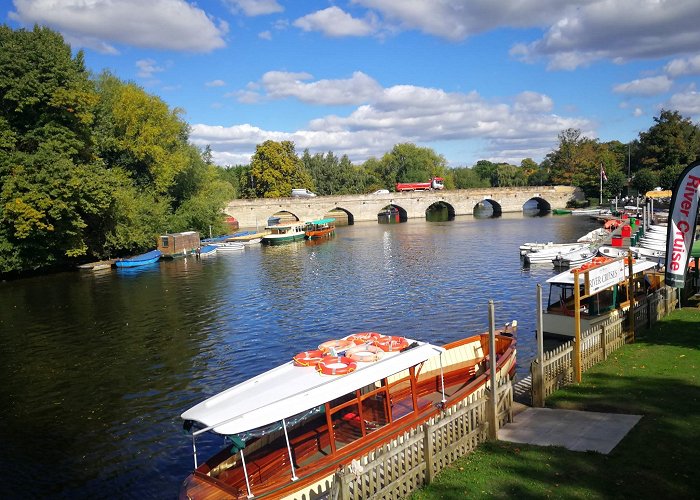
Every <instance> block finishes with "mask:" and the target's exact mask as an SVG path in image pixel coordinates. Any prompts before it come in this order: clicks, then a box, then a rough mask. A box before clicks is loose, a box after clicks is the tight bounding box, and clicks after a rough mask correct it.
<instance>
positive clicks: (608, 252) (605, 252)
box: [598, 245, 636, 258]
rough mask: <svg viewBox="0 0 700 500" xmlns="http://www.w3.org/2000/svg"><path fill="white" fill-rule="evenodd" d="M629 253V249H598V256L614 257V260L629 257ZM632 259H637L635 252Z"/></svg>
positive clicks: (605, 246) (609, 247) (604, 247)
mask: <svg viewBox="0 0 700 500" xmlns="http://www.w3.org/2000/svg"><path fill="white" fill-rule="evenodd" d="M628 253H629V252H628V249H627V248H622V247H611V246H607V245H603V246H602V247H598V255H602V256H604V257H612V258H617V257H627V255H628ZM632 257H636V255H635V253H634V252H632Z"/></svg>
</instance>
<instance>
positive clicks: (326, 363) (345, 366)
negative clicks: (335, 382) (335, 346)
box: [316, 356, 357, 375]
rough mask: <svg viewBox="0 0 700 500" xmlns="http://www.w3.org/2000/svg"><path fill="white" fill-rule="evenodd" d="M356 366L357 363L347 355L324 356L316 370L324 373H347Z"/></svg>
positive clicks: (352, 370)
mask: <svg viewBox="0 0 700 500" xmlns="http://www.w3.org/2000/svg"><path fill="white" fill-rule="evenodd" d="M356 368H357V363H355V362H354V361H353V360H352V359H350V358H348V357H346V356H324V357H323V358H322V359H321V361H319V362H318V364H317V365H316V371H318V372H320V373H322V374H324V375H345V374H347V373H351V372H354V371H355V369H356Z"/></svg>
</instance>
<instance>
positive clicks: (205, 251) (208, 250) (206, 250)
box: [197, 245, 219, 257]
mask: <svg viewBox="0 0 700 500" xmlns="http://www.w3.org/2000/svg"><path fill="white" fill-rule="evenodd" d="M218 248H219V247H218V246H216V245H204V246H203V247H201V248H199V249H198V250H197V255H198V256H199V257H210V256H212V255H216V251H217V250H218Z"/></svg>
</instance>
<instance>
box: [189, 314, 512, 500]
mask: <svg viewBox="0 0 700 500" xmlns="http://www.w3.org/2000/svg"><path fill="white" fill-rule="evenodd" d="M516 328H517V322H515V321H514V322H513V323H512V324H511V326H508V327H506V328H505V329H502V330H498V331H497V335H496V339H495V340H496V341H495V345H496V356H495V360H496V361H495V362H496V369H497V372H498V374H499V375H500V376H501V377H508V376H509V377H512V376H513V375H514V372H515V357H516V350H515V329H516ZM492 358H493V357H492V356H490V353H489V335H488V334H479V335H474V336H472V337H468V338H465V339H462V340H459V341H456V342H452V343H450V344H447V345H445V346H444V347H438V346H436V345H432V344H429V343H426V342H420V341H415V340H410V339H405V338H403V337H387V336H382V335H380V334H377V333H374V332H364V333H360V334H356V335H351V336H348V337H345V338H344V339H340V340H334V341H329V342H326V343H324V344H322V345H321V346H319V349H318V350H313V351H307V352H304V353H300V354H298V355H297V356H295V357H294V360H292V361H289V362H287V363H285V364H283V365H281V366H278V367H277V368H274V369H272V370H270V371H267V372H264V373H262V374H261V375H258V376H257V377H254V378H252V379H250V380H247V381H245V382H243V383H241V384H238V385H236V386H234V387H232V388H230V389H228V390H225V391H223V392H221V393H219V394H217V395H215V396H213V397H211V398H209V399H207V400H205V401H203V402H201V403H199V404H197V405H196V406H194V407H192V408H190V409H189V410H187V411H185V412H184V413H183V414H182V418H183V419H184V421H185V429H186V430H188V431H190V432H192V443H193V450H194V461H195V464H194V465H195V469H194V471H193V472H192V473H191V474H190V475H189V476H188V477H187V478H186V479H185V481H184V483H183V484H182V487H181V490H180V498H181V499H187V498H189V499H197V498H207V499H209V498H238V499H242V498H251V497H256V498H298V499H309V498H319V497H324V496H325V495H327V494H329V492H330V489H331V486H332V481H333V474H334V473H335V472H336V471H337V470H338V468H339V467H340V466H346V465H349V464H350V463H351V462H352V460H356V459H359V458H361V457H363V456H366V455H367V454H369V453H371V452H372V451H373V450H375V449H377V448H379V447H381V446H382V445H384V444H386V443H387V442H389V441H390V440H392V439H395V438H397V437H398V436H400V435H402V434H403V433H405V432H407V431H409V430H411V429H413V428H415V427H416V426H418V425H420V424H422V423H424V422H426V421H427V420H428V419H430V418H432V417H435V416H436V415H438V414H439V413H440V412H441V411H443V410H444V409H445V408H447V407H450V406H453V405H456V404H457V403H459V402H461V401H463V400H464V399H465V398H467V397H468V396H469V395H470V394H472V393H474V392H475V391H476V390H477V389H479V388H481V387H483V386H484V385H485V384H486V381H487V379H488V371H489V370H488V363H489V362H490V361H491V359H492ZM203 433H214V434H219V435H223V436H226V437H227V438H228V440H229V444H228V445H226V447H225V448H224V449H223V450H221V451H220V452H218V453H217V454H215V455H214V456H213V457H211V458H210V459H208V460H207V461H205V462H204V463H198V460H197V451H196V450H197V448H196V443H195V440H196V438H197V437H198V436H200V435H201V434H203Z"/></svg>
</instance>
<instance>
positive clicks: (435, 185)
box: [396, 177, 445, 191]
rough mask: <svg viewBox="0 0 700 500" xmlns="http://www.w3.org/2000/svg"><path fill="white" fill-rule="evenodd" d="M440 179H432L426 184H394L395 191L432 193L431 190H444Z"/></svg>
mask: <svg viewBox="0 0 700 500" xmlns="http://www.w3.org/2000/svg"><path fill="white" fill-rule="evenodd" d="M443 180H444V179H443V178H442V177H433V178H432V179H430V180H429V181H428V182H399V183H397V184H396V191H432V190H433V189H444V188H445V185H444V184H443V183H442V181H443Z"/></svg>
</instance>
